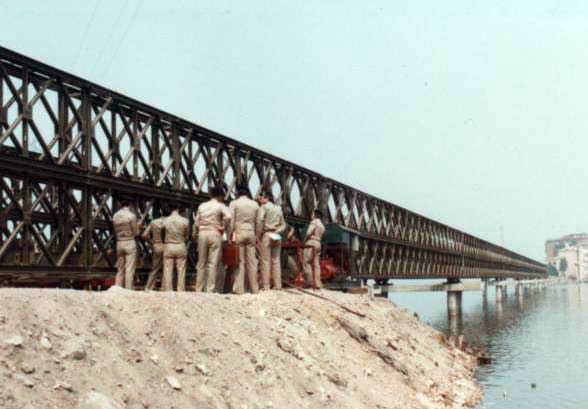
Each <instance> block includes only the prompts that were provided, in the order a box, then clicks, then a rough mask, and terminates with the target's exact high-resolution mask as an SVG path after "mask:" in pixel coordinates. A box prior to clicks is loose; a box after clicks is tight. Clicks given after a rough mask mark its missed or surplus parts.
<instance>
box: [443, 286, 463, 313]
mask: <svg viewBox="0 0 588 409" xmlns="http://www.w3.org/2000/svg"><path fill="white" fill-rule="evenodd" d="M445 291H447V315H449V316H450V317H455V316H461V299H462V294H463V284H462V283H461V282H460V281H459V279H458V278H448V279H447V282H446V283H445Z"/></svg>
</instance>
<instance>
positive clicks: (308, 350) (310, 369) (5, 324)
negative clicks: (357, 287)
mask: <svg viewBox="0 0 588 409" xmlns="http://www.w3.org/2000/svg"><path fill="white" fill-rule="evenodd" d="M322 294H323V295H325V296H327V297H329V298H331V299H333V300H336V301H337V302H339V303H341V304H344V305H346V306H347V307H349V308H351V309H353V310H357V311H361V312H362V313H364V314H366V317H359V316H357V315H354V314H352V313H349V312H347V311H345V310H344V309H342V308H340V307H338V306H336V305H334V304H332V303H329V302H326V301H324V300H321V299H318V298H315V297H311V296H308V295H302V294H300V293H295V292H267V293H262V294H259V295H257V296H252V295H245V296H228V295H216V294H196V293H181V294H177V293H142V292H130V291H126V290H122V289H118V288H115V289H111V290H109V291H107V292H103V293H97V292H81V291H71V290H38V289H0V379H1V380H2V386H1V387H0V407H2V408H7V409H17V408H18V409H32V408H35V409H37V408H39V409H40V408H43V409H45V408H59V409H67V408H84V409H111V408H157V409H170V408H177V409H179V408H186V409H187V408H201V409H204V408H223V409H225V408H226V409H229V408H230V409H244V408H251V409H253V408H279V409H288V408H292V409H294V408H296V409H298V408H350V409H359V408H381V409H383V408H403V409H405V408H446V407H455V408H461V407H464V406H465V407H473V406H474V404H475V403H476V402H477V401H478V399H479V397H480V391H479V388H478V386H477V385H476V384H475V382H474V380H473V369H474V359H473V358H472V357H470V356H468V355H466V354H465V353H463V352H461V351H459V350H457V349H454V348H451V347H448V346H446V344H445V343H443V342H442V341H441V339H442V338H443V337H442V336H441V334H440V333H438V332H437V331H434V330H433V329H431V328H429V327H427V326H425V325H423V324H421V323H420V322H419V321H418V320H417V319H416V318H414V317H412V316H411V315H410V314H408V313H406V312H404V311H401V310H399V309H398V308H396V307H394V305H393V304H392V303H390V302H388V301H386V300H383V299H376V300H370V299H369V298H367V296H359V295H346V294H341V293H333V292H327V291H323V292H322Z"/></svg>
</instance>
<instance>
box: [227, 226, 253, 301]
mask: <svg viewBox="0 0 588 409" xmlns="http://www.w3.org/2000/svg"><path fill="white" fill-rule="evenodd" d="M235 236H236V237H235V242H236V244H237V245H238V246H239V268H238V270H237V273H236V275H235V283H234V285H233V292H235V293H237V294H243V293H244V292H245V280H246V279H247V283H248V286H249V289H250V290H251V292H252V293H254V294H255V293H257V292H258V291H259V286H258V282H257V254H256V249H255V241H256V238H255V232H254V231H253V230H240V231H239V232H237V233H236V234H235Z"/></svg>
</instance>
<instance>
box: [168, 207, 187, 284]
mask: <svg viewBox="0 0 588 409" xmlns="http://www.w3.org/2000/svg"><path fill="white" fill-rule="evenodd" d="M170 210H171V214H170V215H169V216H167V217H166V218H165V219H164V221H163V230H164V234H165V246H164V249H163V285H162V290H163V291H173V290H174V265H175V267H176V270H177V272H178V291H186V258H187V256H188V252H187V250H186V242H187V241H188V229H189V228H190V222H189V221H188V219H187V218H185V217H184V216H182V215H180V211H181V210H182V209H181V206H180V205H178V204H174V205H172V206H171V207H170Z"/></svg>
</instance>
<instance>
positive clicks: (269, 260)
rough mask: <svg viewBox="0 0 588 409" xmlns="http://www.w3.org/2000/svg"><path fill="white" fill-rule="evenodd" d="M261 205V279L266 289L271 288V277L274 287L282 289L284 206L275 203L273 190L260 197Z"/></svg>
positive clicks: (257, 225)
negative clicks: (281, 257) (281, 263)
mask: <svg viewBox="0 0 588 409" xmlns="http://www.w3.org/2000/svg"><path fill="white" fill-rule="evenodd" d="M258 200H259V203H260V204H261V207H260V208H259V212H258V213H257V223H256V233H257V237H258V240H259V241H260V243H259V253H260V264H261V280H262V284H263V289H264V290H269V289H270V278H271V279H272V280H273V282H274V289H276V290H281V289H282V270H281V266H280V254H281V251H282V241H281V238H280V237H278V236H280V235H281V234H282V233H283V232H284V230H286V222H285V221H284V215H283V214H282V208H281V207H280V206H277V205H276V204H274V198H273V195H272V193H271V192H268V191H266V192H263V193H262V194H261V195H260V197H259V198H258Z"/></svg>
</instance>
